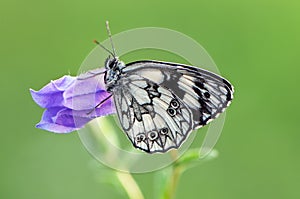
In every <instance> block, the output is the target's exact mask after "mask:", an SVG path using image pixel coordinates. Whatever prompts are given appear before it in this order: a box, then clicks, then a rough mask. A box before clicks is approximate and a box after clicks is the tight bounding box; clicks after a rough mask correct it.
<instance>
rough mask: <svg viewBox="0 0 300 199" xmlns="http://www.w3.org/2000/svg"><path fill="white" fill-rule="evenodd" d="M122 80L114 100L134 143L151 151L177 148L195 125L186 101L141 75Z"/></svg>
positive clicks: (121, 119)
mask: <svg viewBox="0 0 300 199" xmlns="http://www.w3.org/2000/svg"><path fill="white" fill-rule="evenodd" d="M120 83H121V84H122V85H123V86H122V88H121V87H117V88H116V89H115V91H114V102H115V106H116V110H117V114H118V117H119V121H120V123H121V126H122V128H123V129H124V131H125V132H126V134H127V136H128V138H129V139H130V140H131V142H132V144H133V145H134V146H135V147H137V148H140V149H142V150H144V151H146V152H149V153H153V152H165V151H168V150H169V149H171V148H178V147H179V146H180V145H181V143H182V142H183V141H184V140H185V138H186V136H187V135H188V133H189V132H190V131H191V130H192V127H193V126H192V117H191V115H192V114H191V112H190V110H189V108H188V107H187V106H186V104H185V103H184V102H183V101H182V100H181V99H180V98H178V97H177V96H176V95H174V93H173V92H172V91H170V90H169V89H167V88H165V87H163V86H160V85H158V84H157V83H155V82H153V81H151V80H149V79H146V78H144V77H141V76H138V75H134V74H131V75H130V78H122V79H121V80H120Z"/></svg>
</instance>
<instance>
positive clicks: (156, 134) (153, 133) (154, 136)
mask: <svg viewBox="0 0 300 199" xmlns="http://www.w3.org/2000/svg"><path fill="white" fill-rule="evenodd" d="M157 137H158V133H157V132H156V131H151V132H150V133H149V134H148V138H149V139H150V140H152V141H153V140H155V139H156V138H157Z"/></svg>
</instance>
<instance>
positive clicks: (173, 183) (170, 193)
mask: <svg viewBox="0 0 300 199" xmlns="http://www.w3.org/2000/svg"><path fill="white" fill-rule="evenodd" d="M171 156H172V158H173V159H174V160H175V161H176V160H177V156H178V153H177V151H172V152H171ZM174 163H175V162H174ZM174 163H173V166H172V173H171V176H170V177H171V178H170V181H169V185H168V187H167V189H166V192H165V194H164V199H174V198H175V195H176V189H177V185H178V182H179V178H180V176H181V173H182V171H183V168H182V166H180V165H178V164H174Z"/></svg>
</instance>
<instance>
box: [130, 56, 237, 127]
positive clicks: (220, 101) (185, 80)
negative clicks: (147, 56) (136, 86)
mask: <svg viewBox="0 0 300 199" xmlns="http://www.w3.org/2000/svg"><path fill="white" fill-rule="evenodd" d="M124 73H125V74H126V76H127V78H130V76H131V75H133V74H134V75H138V76H140V77H141V78H145V79H148V80H151V81H153V82H155V83H156V84H158V85H159V86H162V87H165V88H167V89H168V90H169V91H170V92H172V93H173V94H174V95H175V96H176V97H178V98H179V99H181V100H182V101H183V103H184V104H185V105H186V106H187V107H188V109H189V110H190V112H191V113H192V119H193V129H195V128H199V127H201V126H203V125H206V124H207V123H209V122H210V121H211V120H212V119H215V118H216V117H217V116H218V115H219V114H220V113H221V112H223V111H224V110H225V108H226V107H227V106H228V105H229V104H230V102H231V100H232V98H233V87H232V85H231V84H230V83H229V82H228V81H227V80H225V79H224V78H222V77H221V76H219V75H216V74H214V73H212V72H209V71H206V70H203V69H200V68H197V67H193V66H188V65H183V64H176V63H168V62H160V61H137V62H133V63H130V64H128V65H127V67H126V68H125V69H124Z"/></svg>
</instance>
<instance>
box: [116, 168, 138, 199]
mask: <svg viewBox="0 0 300 199" xmlns="http://www.w3.org/2000/svg"><path fill="white" fill-rule="evenodd" d="M116 175H117V178H118V179H119V181H120V183H121V184H122V186H123V188H124V189H125V191H126V193H127V195H128V197H129V198H130V199H144V196H143V194H142V192H141V190H140V188H139V186H138V185H137V183H136V182H135V180H134V179H133V177H132V176H131V175H130V173H124V172H119V171H116Z"/></svg>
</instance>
